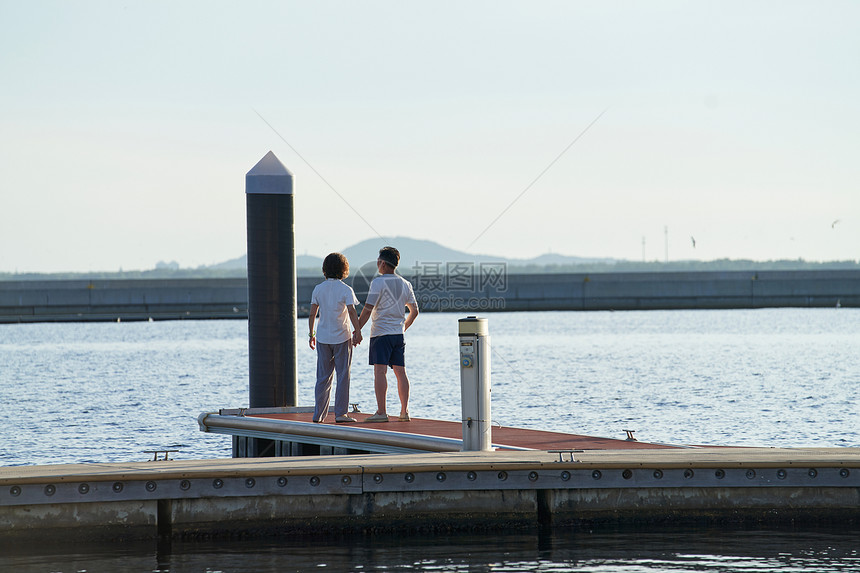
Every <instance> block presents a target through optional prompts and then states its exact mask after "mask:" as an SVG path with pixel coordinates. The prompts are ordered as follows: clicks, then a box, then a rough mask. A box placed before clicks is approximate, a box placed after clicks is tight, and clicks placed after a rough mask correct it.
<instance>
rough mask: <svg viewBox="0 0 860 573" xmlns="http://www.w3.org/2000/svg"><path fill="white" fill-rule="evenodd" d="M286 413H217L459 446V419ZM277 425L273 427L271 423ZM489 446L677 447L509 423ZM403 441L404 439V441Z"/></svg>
mask: <svg viewBox="0 0 860 573" xmlns="http://www.w3.org/2000/svg"><path fill="white" fill-rule="evenodd" d="M290 410H293V411H290V412H265V411H262V410H245V411H239V410H222V411H221V415H233V416H238V415H239V414H240V413H241V414H244V416H245V417H252V418H259V419H262V420H280V421H283V422H291V423H296V422H298V423H302V424H312V425H311V426H308V427H307V428H306V429H305V431H306V432H307V433H306V434H304V435H309V434H313V433H318V434H319V435H320V436H328V435H331V434H332V432H331V431H330V430H331V429H336V430H337V432H338V433H347V434H348V433H354V434H356V435H359V433H365V432H374V433H381V432H393V433H396V434H399V435H401V436H402V437H403V438H407V437H410V436H423V437H429V438H439V439H440V440H442V441H440V442H439V443H440V444H443V443H445V442H447V441H449V440H450V444H449V445H450V446H452V448H451V449H443V448H441V447H440V449H439V450H438V451H459V450H460V448H461V445H462V437H463V425H462V423H461V422H450V421H445V420H432V419H426V418H412V419H411V420H410V421H409V422H400V421H398V420H397V416H396V415H395V416H389V421H388V422H382V423H373V422H366V421H365V420H366V419H367V418H369V417H370V415H371V414H369V413H363V412H350V414H349V415H350V416H352V417H353V418H355V419H356V420H357V422H356V423H346V424H337V423H335V421H334V415H333V414H331V413H330V414H329V415H328V416H327V417H326V420H325V421H323V423H322V424H313V420H312V417H313V412H312V409H311V408H291V409H290ZM275 427H277V426H275ZM282 427H283V428H284V429H285V431H286V432H289V431H290V430H289V429H290V428H292V429H295V425H294V424H289V425H286V424H285V425H283V426H282ZM492 432H493V445H494V447H495V448H496V449H498V450H523V449H525V450H553V449H577V450H626V449H657V448H677V447H683V446H673V445H666V444H653V443H648V442H639V441H636V440H627V439H623V440H620V439H613V438H601V437H596V436H586V435H579V434H567V433H562V432H547V431H543V430H532V429H527V428H516V427H512V426H498V425H494V426H493V429H492ZM404 441H405V440H404Z"/></svg>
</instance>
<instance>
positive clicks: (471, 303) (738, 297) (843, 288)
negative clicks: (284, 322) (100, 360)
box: [0, 270, 860, 323]
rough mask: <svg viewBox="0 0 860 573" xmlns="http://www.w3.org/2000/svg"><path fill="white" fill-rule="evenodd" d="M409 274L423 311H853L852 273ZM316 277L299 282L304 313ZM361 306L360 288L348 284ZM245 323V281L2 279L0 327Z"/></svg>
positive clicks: (859, 291)
mask: <svg viewBox="0 0 860 573" xmlns="http://www.w3.org/2000/svg"><path fill="white" fill-rule="evenodd" d="M476 279H477V280H468V281H462V280H460V281H457V282H455V281H453V280H451V279H450V278H448V277H441V278H440V277H433V280H429V279H428V277H412V281H413V284H414V286H415V294H416V296H417V297H418V302H419V306H420V308H421V309H422V310H425V311H451V312H492V311H528V310H656V309H696V308H701V309H728V308H768V307H836V306H843V307H860V271H853V270H846V271H762V272H747V271H733V272H678V273H597V274H584V273H568V274H550V275H540V274H522V275H513V274H512V275H507V276H502V277H495V280H493V281H492V284H488V285H482V284H481V282H482V281H481V280H480V279H481V277H476ZM319 280H320V279H318V278H317V277H299V279H298V300H299V315H300V316H306V314H307V307H308V302H309V301H310V296H311V291H312V290H313V287H314V285H316V284H317V283H318V282H319ZM356 293H357V294H358V297H359V300H363V299H364V296H365V295H366V288H365V289H362V288H360V287H359V286H358V285H356ZM247 317H248V282H247V280H246V279H165V280H92V281H87V280H58V281H0V323H15V322H61V321H116V320H117V319H119V320H149V319H153V320H178V319H203V318H243V319H247Z"/></svg>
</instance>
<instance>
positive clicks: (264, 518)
mask: <svg viewBox="0 0 860 573" xmlns="http://www.w3.org/2000/svg"><path fill="white" fill-rule="evenodd" d="M574 455H575V456H576V458H575V459H574ZM858 456H860V452H858V449H857V448H802V449H801V448H798V449H780V448H677V449H663V450H650V451H648V452H647V453H645V452H644V451H642V450H587V451H584V452H580V451H577V452H576V453H574V452H573V451H570V452H569V453H566V452H559V453H556V452H551V451H550V452H547V451H538V450H531V451H522V452H448V453H427V454H403V455H396V454H390V455H378V454H376V455H370V456H361V455H358V456H308V457H304V458H283V457H281V458H253V459H221V460H189V461H177V460H172V461H160V462H127V463H101V464H79V465H59V464H58V465H48V466H19V467H9V468H0V541H4V542H6V543H16V542H19V541H26V540H32V539H36V540H42V541H43V542H44V541H45V540H51V541H59V540H77V539H83V540H87V541H92V540H99V539H105V540H119V539H124V540H129V539H137V538H139V539H152V538H162V539H165V538H167V539H169V538H176V539H183V538H191V539H193V538H197V537H212V536H215V537H219V536H224V537H228V536H237V535H244V536H253V535H272V534H282V535H294V534H304V533H316V534H320V533H323V534H327V535H331V534H332V533H341V532H344V533H345V532H366V533H373V532H379V531H392V532H393V531H398V532H402V531H410V530H411V531H416V530H420V531H428V530H431V531H458V530H459V531H470V530H484V531H487V530H497V531H499V530H510V529H512V528H513V529H516V528H520V529H526V528H537V527H540V528H546V529H551V528H557V527H564V528H569V527H576V528H583V529H592V528H594V527H606V526H608V527H613V528H616V527H625V526H628V527H629V526H640V527H649V528H651V527H661V526H663V527H668V528H676V527H678V526H679V525H684V526H687V525H691V524H698V525H705V526H711V527H713V526H725V525H729V524H737V525H741V524H749V525H758V524H790V525H793V526H798V525H805V526H809V525H814V524H839V525H842V526H853V524H856V523H857V521H858V518H860V458H858Z"/></svg>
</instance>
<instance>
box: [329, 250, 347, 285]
mask: <svg viewBox="0 0 860 573" xmlns="http://www.w3.org/2000/svg"><path fill="white" fill-rule="evenodd" d="M322 272H323V275H325V278H327V279H341V280H342V279H345V278H346V277H348V276H349V261H347V260H346V257H345V256H343V255H342V254H340V253H331V254H329V255H328V256H327V257H326V258H325V260H324V261H323V265H322Z"/></svg>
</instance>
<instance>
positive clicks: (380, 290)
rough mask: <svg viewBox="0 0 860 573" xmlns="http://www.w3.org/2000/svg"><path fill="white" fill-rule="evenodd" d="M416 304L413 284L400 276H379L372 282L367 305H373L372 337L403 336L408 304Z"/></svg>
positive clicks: (371, 317)
mask: <svg viewBox="0 0 860 573" xmlns="http://www.w3.org/2000/svg"><path fill="white" fill-rule="evenodd" d="M407 303H408V304H414V305H415V307H416V308H417V307H418V301H416V300H415V293H414V292H413V291H412V284H411V283H410V282H409V281H408V280H406V279H404V278H403V277H401V276H400V275H398V274H387V275H379V276H378V277H376V278H374V279H373V280H372V281H371V282H370V288H369V289H368V292H367V304H372V305H373V311H372V312H371V313H370V319H371V320H372V321H373V325H372V326H371V328H370V337H371V338H373V337H374V336H385V335H386V334H403V325H404V323H405V322H406V304H407Z"/></svg>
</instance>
